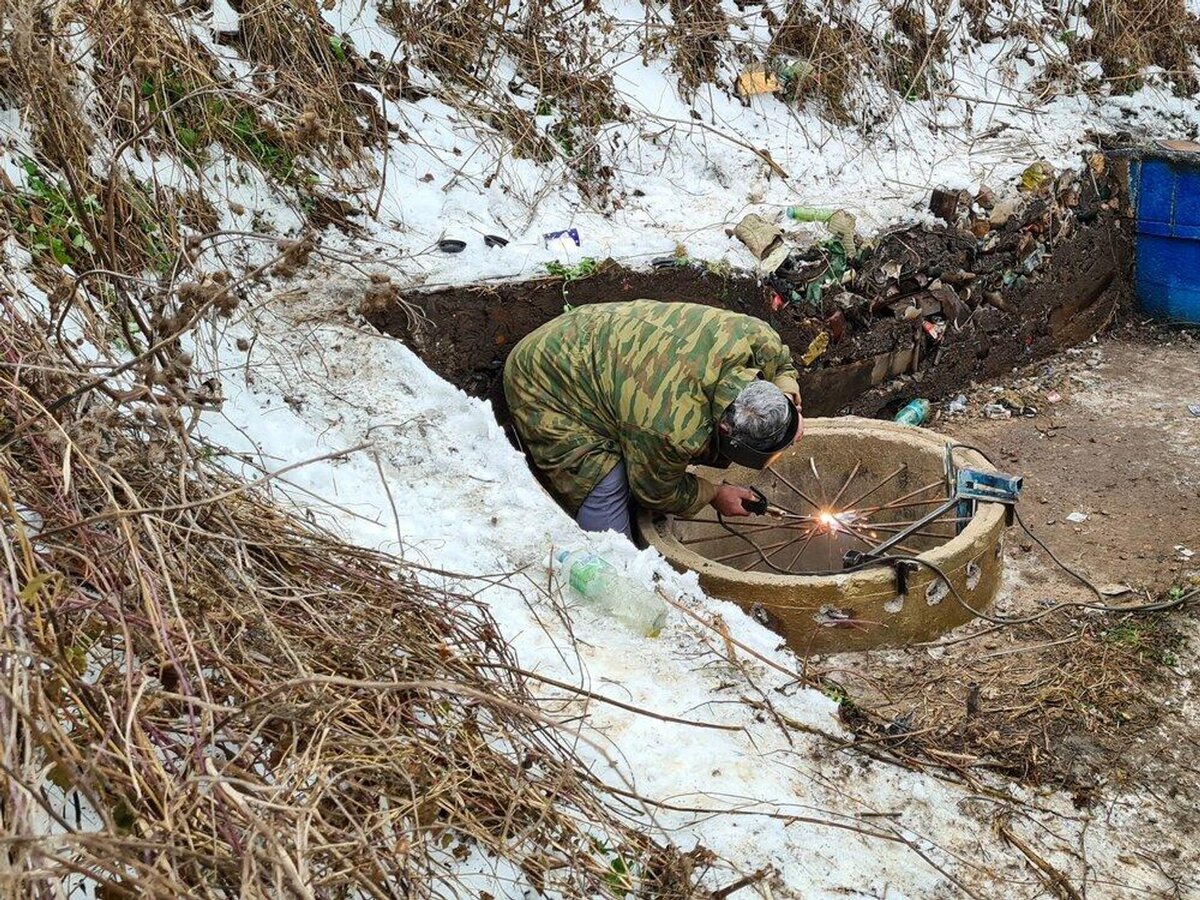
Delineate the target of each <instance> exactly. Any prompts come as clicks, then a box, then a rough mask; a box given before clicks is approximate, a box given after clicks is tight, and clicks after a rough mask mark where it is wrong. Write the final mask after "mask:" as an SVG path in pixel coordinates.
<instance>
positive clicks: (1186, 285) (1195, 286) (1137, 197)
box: [1129, 145, 1200, 324]
mask: <svg viewBox="0 0 1200 900" xmlns="http://www.w3.org/2000/svg"><path fill="white" fill-rule="evenodd" d="M1192 146H1193V147H1195V146H1196V145H1192ZM1129 176H1130V177H1129V186H1130V193H1131V195H1132V200H1133V203H1134V209H1136V210H1137V239H1136V246H1135V251H1134V269H1133V271H1134V287H1135V289H1136V291H1137V296H1138V301H1139V302H1140V304H1141V308H1142V309H1143V310H1144V311H1145V312H1146V313H1148V314H1149V315H1152V316H1154V317H1156V318H1160V319H1167V320H1170V321H1174V322H1194V323H1197V324H1200V147H1197V148H1196V149H1195V150H1191V149H1190V148H1189V149H1170V150H1168V149H1163V150H1161V151H1159V150H1148V151H1146V152H1144V153H1142V154H1140V158H1139V157H1135V158H1134V159H1133V160H1132V165H1131V167H1130V171H1129Z"/></svg>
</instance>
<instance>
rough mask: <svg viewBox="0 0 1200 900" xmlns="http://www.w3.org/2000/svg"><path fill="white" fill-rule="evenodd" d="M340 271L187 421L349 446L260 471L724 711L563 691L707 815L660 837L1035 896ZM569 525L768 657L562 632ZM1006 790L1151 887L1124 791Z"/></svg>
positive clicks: (585, 661) (892, 879) (593, 673)
mask: <svg viewBox="0 0 1200 900" xmlns="http://www.w3.org/2000/svg"><path fill="white" fill-rule="evenodd" d="M359 291H361V287H356V286H355V285H354V284H353V283H350V282H338V281H337V279H336V278H328V279H327V278H316V279H313V280H311V281H308V282H306V283H304V284H300V285H296V286H295V288H294V289H293V290H292V291H289V292H288V293H287V294H285V295H278V296H277V301H276V302H274V303H270V304H267V305H265V306H264V307H262V308H260V309H259V310H257V311H255V312H254V313H251V314H247V316H246V317H245V318H244V319H243V320H241V321H240V322H239V323H237V324H236V325H234V326H233V327H231V328H230V329H229V331H228V332H227V333H226V334H225V335H224V336H223V338H222V339H221V341H220V344H219V346H218V347H217V349H219V351H220V354H221V357H222V358H223V359H224V360H225V362H226V365H227V366H228V367H229V368H228V375H227V377H226V378H225V389H226V394H227V397H228V401H227V402H226V404H225V408H224V411H223V413H222V414H221V415H220V417H219V418H216V417H214V418H210V419H208V421H207V422H206V423H205V426H204V433H205V435H206V437H208V438H209V439H211V440H213V441H215V442H218V443H219V444H220V445H222V446H223V447H225V448H226V449H227V450H229V451H231V452H233V453H239V454H247V457H246V458H248V459H251V460H254V463H255V465H259V466H261V467H263V468H266V469H271V470H274V469H278V468H281V467H283V466H285V465H290V464H293V463H296V462H301V461H304V460H306V459H313V458H315V457H321V456H326V455H327V454H331V453H334V452H335V451H344V450H347V449H349V448H353V447H357V446H359V445H363V444H368V445H369V447H366V448H364V449H361V450H357V451H355V452H353V453H349V454H347V455H346V456H345V457H344V458H339V459H337V460H330V459H324V460H320V461H317V462H314V463H312V464H311V465H307V466H304V467H302V468H299V469H297V470H294V471H291V472H289V473H287V474H286V475H285V476H284V478H283V481H284V482H286V484H285V485H280V486H279V487H280V489H281V490H282V491H284V492H285V493H286V494H288V495H290V496H291V497H293V498H296V499H298V500H300V501H302V502H303V503H304V504H305V505H309V506H310V507H311V508H313V509H315V510H316V511H317V512H318V514H320V515H322V516H327V517H328V521H329V523H330V524H332V525H333V526H334V527H335V528H337V529H339V530H340V531H341V532H342V533H344V534H345V535H346V536H347V538H349V539H350V540H353V541H357V542H359V543H362V544H364V545H367V546H371V547H381V548H384V549H387V550H391V551H393V552H399V553H403V554H404V555H405V556H406V557H407V558H408V559H410V560H413V561H415V562H417V563H419V564H421V565H424V566H427V567H428V568H429V569H430V570H446V571H452V572H457V573H462V574H464V575H466V576H467V577H468V578H469V579H470V580H469V581H468V587H469V588H470V589H471V590H473V591H474V590H478V591H479V592H480V594H481V596H483V597H484V598H486V599H487V600H488V601H489V603H490V605H491V607H492V609H493V611H494V613H495V615H496V617H497V619H498V620H499V622H500V623H501V625H502V627H503V628H504V630H505V633H506V635H507V636H508V637H509V638H510V639H511V640H512V641H513V642H514V645H515V646H516V648H517V651H518V653H519V656H520V658H521V661H522V664H523V665H524V666H526V667H527V668H530V669H532V670H535V671H537V672H539V673H540V674H543V675H548V676H550V677H553V678H556V679H558V680H561V681H567V682H570V683H572V684H576V685H580V686H583V687H585V688H587V689H588V690H591V691H594V692H596V693H598V694H601V695H603V696H606V697H611V698H613V699H615V700H618V701H622V702H624V703H627V704H632V705H634V706H636V707H640V708H643V709H645V710H649V711H652V712H654V713H657V714H661V715H667V716H673V717H679V718H684V719H688V720H691V721H694V722H707V723H715V724H719V725H724V726H737V727H738V729H740V730H737V731H728V730H718V729H714V728H708V727H700V726H697V725H682V724H675V723H671V722H664V721H660V720H659V719H657V718H651V717H649V716H646V715H640V714H637V713H633V712H629V711H627V710H624V709H620V708H616V707H613V706H609V705H606V704H603V703H599V702H591V703H589V704H587V705H586V712H587V714H588V718H587V725H586V727H585V728H584V730H583V735H584V736H585V737H586V738H588V739H590V740H592V741H596V742H598V744H599V746H598V747H596V748H591V747H589V746H587V745H581V749H582V751H583V753H584V755H585V757H587V758H591V759H593V760H594V762H595V770H596V772H597V774H598V775H600V776H601V777H602V778H604V780H605V781H606V782H608V783H610V784H612V785H614V786H616V787H618V788H623V789H634V790H636V791H638V792H639V793H642V794H644V795H645V796H647V797H649V798H651V799H652V800H655V801H659V802H661V803H666V804H670V805H671V806H675V807H683V808H692V809H700V810H706V811H708V812H703V813H700V812H682V811H678V810H673V809H661V808H659V809H651V810H650V811H649V812H650V813H652V814H653V821H654V823H655V824H657V825H658V826H659V827H661V828H662V829H664V830H665V832H666V835H667V836H668V837H669V839H671V840H673V841H675V842H676V843H678V844H679V845H681V846H682V847H684V849H690V848H691V847H692V846H693V845H694V844H695V843H696V842H700V843H702V844H704V845H705V846H707V847H709V848H710V849H712V850H713V851H714V852H716V853H717V854H718V855H719V856H720V857H722V858H723V859H725V860H727V861H728V862H730V863H731V864H733V865H734V866H736V867H737V868H739V869H741V870H743V871H746V872H750V871H755V870H757V869H759V868H761V867H764V866H769V867H772V868H773V869H774V870H776V871H777V872H778V878H777V879H774V880H772V881H769V882H768V884H769V885H773V889H774V893H773V896H776V897H800V896H803V897H805V898H824V897H829V898H833V897H844V896H847V894H849V895H851V896H856V895H861V896H876V897H883V896H887V897H940V896H941V897H951V896H962V895H963V891H964V889H963V888H961V887H959V886H956V885H955V884H954V882H953V881H951V880H950V877H951V876H952V877H953V878H956V879H959V880H961V881H962V882H963V883H966V884H968V885H971V886H972V887H973V889H975V890H977V891H978V892H979V893H980V895H981V896H997V895H998V893H999V892H1000V891H1001V890H1004V891H1006V892H1011V893H1013V895H1014V896H1030V897H1032V896H1037V895H1038V891H1039V890H1040V883H1039V882H1037V881H1036V879H1034V878H1032V876H1031V875H1030V874H1029V873H1028V872H1027V871H1025V869H1024V863H1023V857H1020V855H1019V854H1016V853H1015V852H1014V851H1013V850H1012V849H1011V848H1007V847H1005V846H1003V845H1001V844H998V843H997V842H996V840H995V838H994V832H993V820H994V817H995V815H996V814H997V813H998V812H999V810H1000V808H1001V806H1002V804H1000V803H998V802H997V800H996V799H994V798H992V799H984V798H982V797H979V796H976V795H974V794H973V792H972V791H970V790H967V789H965V788H964V787H960V786H955V785H952V784H949V783H946V782H943V781H939V780H937V779H935V778H933V777H930V776H926V775H921V774H915V773H912V772H909V771H906V770H903V769H900V768H895V767H891V766H888V765H884V764H880V763H876V762H873V761H871V760H869V759H867V758H866V757H864V756H862V755H860V754H856V753H851V752H847V751H845V750H842V749H840V747H839V745H840V744H842V742H843V741H846V740H848V739H849V735H848V734H847V733H845V732H843V730H842V729H841V727H840V725H839V724H838V721H837V708H836V704H835V703H834V702H833V701H831V700H830V699H829V698H827V697H825V696H824V695H822V694H820V693H818V692H816V691H812V690H804V689H799V688H797V687H796V685H795V683H794V679H791V678H789V677H787V676H786V675H785V674H783V672H787V671H791V672H795V671H797V670H798V668H799V666H800V662H799V661H798V660H797V659H795V658H794V657H793V656H792V655H791V654H790V653H788V652H781V651H777V650H776V649H775V647H776V645H777V644H778V639H777V637H776V636H774V635H773V634H771V633H770V632H767V631H766V630H764V629H763V628H761V627H760V626H759V625H757V624H756V623H755V622H753V621H752V620H751V619H750V618H748V617H747V616H745V615H744V614H743V613H742V612H741V611H740V610H739V609H737V608H736V607H735V606H733V605H732V604H729V603H726V602H721V601H714V600H711V599H708V598H705V597H704V596H703V595H702V594H701V592H700V591H699V590H698V589H697V586H696V583H695V580H694V576H680V575H678V574H676V573H674V572H673V571H672V570H670V569H669V568H668V567H667V566H666V565H665V564H664V563H663V561H662V560H661V558H659V557H657V555H656V554H654V553H653V552H651V551H645V552H640V553H639V552H637V551H635V550H634V549H633V548H632V546H630V545H628V544H627V543H625V542H624V541H623V540H620V539H616V538H614V537H612V536H592V535H585V534H583V533H581V532H580V531H579V530H578V529H577V528H576V527H575V526H574V524H573V523H572V522H571V520H570V519H569V518H568V517H567V516H566V515H565V514H563V513H562V512H561V511H560V510H559V509H558V508H557V507H556V506H555V504H554V503H553V502H552V501H551V500H550V498H549V497H548V496H546V495H545V494H544V493H543V492H542V491H541V489H540V488H539V487H538V486H537V484H536V482H535V481H534V480H533V478H532V477H531V476H530V475H529V473H528V470H527V468H526V466H525V462H524V460H523V459H522V458H521V457H520V456H519V455H518V454H517V453H516V452H515V451H514V450H513V449H512V448H511V446H510V445H509V444H508V442H507V440H506V439H505V437H504V435H503V434H502V433H501V432H500V431H499V429H498V428H497V427H496V425H495V424H494V419H493V417H492V414H491V411H490V409H489V408H488V407H487V405H486V404H484V403H483V402H481V401H478V400H475V399H472V398H469V397H467V396H466V395H464V394H462V393H461V392H459V391H457V390H456V389H455V388H453V387H451V386H449V385H448V384H446V383H445V382H443V381H441V380H440V379H438V378H437V377H436V376H434V375H433V374H432V373H431V372H430V371H429V370H428V369H427V368H426V367H425V366H424V365H423V364H422V363H421V362H420V361H419V360H418V359H417V358H416V357H415V356H414V354H413V353H412V352H411V351H410V350H409V349H408V348H407V347H405V346H404V345H403V344H401V343H400V342H398V341H395V340H392V339H388V338H384V337H380V336H379V335H377V334H375V333H373V332H372V331H371V330H370V329H369V328H368V327H366V326H360V325H359V324H357V323H355V322H354V321H353V320H352V319H351V318H350V316H349V315H347V313H346V310H347V309H348V308H349V307H352V306H353V305H354V301H355V299H356V297H357V292H359ZM252 336H253V337H254V338H255V341H254V344H253V347H252V349H251V350H250V352H249V353H248V354H244V353H241V352H238V351H236V350H235V349H234V341H235V340H236V338H238V337H245V338H249V337H252ZM584 545H587V546H590V547H592V548H594V549H596V550H598V551H600V552H602V553H603V554H604V555H605V556H606V557H607V558H609V559H610V560H612V561H613V562H614V563H615V564H617V565H619V566H621V567H623V568H624V569H625V570H626V571H627V572H629V573H630V574H631V575H632V576H633V577H635V578H637V579H638V580H640V581H642V582H643V583H644V584H646V585H647V586H649V585H650V584H652V583H653V581H654V579H656V578H657V579H659V584H660V585H661V586H662V587H663V588H664V589H665V590H666V591H667V592H668V593H669V594H671V595H673V596H675V597H677V598H679V599H680V600H681V602H683V603H684V604H686V605H687V606H688V608H690V609H692V610H694V611H695V612H696V613H698V614H699V615H700V616H702V617H704V618H706V619H709V620H711V618H712V617H713V616H717V615H719V616H720V617H721V618H722V619H723V620H724V622H725V623H726V624H727V626H728V628H729V630H730V633H731V634H732V636H733V637H734V638H735V639H737V640H739V641H741V642H743V643H745V644H747V645H749V646H751V647H753V648H754V649H755V650H757V651H758V652H759V653H760V654H762V655H763V656H764V657H766V658H767V659H769V660H771V661H772V662H774V663H775V664H776V665H778V666H779V667H781V668H782V669H783V672H781V671H779V669H775V668H771V667H769V666H767V665H765V664H764V663H762V662H761V661H759V660H757V659H755V658H753V657H752V656H750V655H748V654H745V653H742V652H741V651H735V652H736V653H737V654H738V658H737V661H736V664H731V663H730V662H729V661H728V660H726V659H725V658H724V650H723V643H722V641H721V640H720V639H719V638H717V636H716V635H715V634H714V633H713V632H712V631H711V630H708V629H705V628H702V627H700V626H698V625H696V624H695V623H694V622H692V621H691V620H690V619H689V618H688V617H687V616H685V615H684V614H683V613H681V612H679V611H676V610H673V611H672V613H671V616H670V619H669V622H668V626H667V628H666V630H665V631H664V633H663V635H662V636H661V637H660V638H658V639H657V640H651V639H645V638H638V637H635V636H632V635H630V634H628V633H626V632H624V631H622V630H620V629H619V628H618V627H617V626H615V625H613V624H612V623H611V622H608V621H606V620H603V619H598V618H596V617H594V616H592V615H591V614H589V613H587V612H586V611H583V610H570V611H569V620H568V621H569V622H570V623H571V626H572V627H571V628H570V629H568V627H567V625H566V622H565V621H564V619H563V618H561V617H560V611H561V605H560V604H561V598H560V597H558V596H557V594H556V593H555V592H552V591H548V590H547V587H548V585H550V580H549V575H548V571H547V565H546V561H547V558H548V556H549V554H550V551H551V549H552V548H556V547H568V548H575V547H580V546H584ZM426 577H428V578H430V579H433V580H435V581H436V580H438V579H439V578H441V577H442V576H440V575H437V574H435V573H434V572H429V573H427V575H426ZM557 693H558V692H555V691H548V692H547V697H548V703H549V704H550V706H551V708H555V709H559V708H561V709H564V710H569V709H571V707H570V706H561V707H560V704H559V703H558V702H557V701H555V700H554V699H553V698H554V697H555V695H556V694H557ZM559 696H560V697H561V695H559ZM764 699H766V700H769V702H770V704H771V706H772V707H773V709H774V714H772V713H771V712H770V711H768V710H765V709H764V708H763V706H762V702H763V700H764ZM563 702H564V703H565V702H566V701H565V700H563ZM576 708H579V707H576ZM775 714H777V715H778V716H779V717H780V719H781V720H782V721H790V723H791V724H790V726H788V727H783V726H781V725H780V724H779V721H778V720H776V718H775ZM1013 796H1014V797H1020V798H1022V799H1024V800H1026V801H1029V802H1031V803H1032V804H1033V805H1032V806H1031V807H1029V808H1026V809H1025V810H1024V813H1023V815H1028V816H1029V819H1027V820H1026V819H1020V820H1018V822H1017V824H1016V826H1015V827H1016V828H1017V829H1018V831H1019V832H1020V833H1023V834H1026V835H1027V836H1029V837H1030V839H1031V840H1033V841H1034V842H1035V843H1036V844H1037V845H1039V846H1040V848H1041V849H1040V852H1043V853H1045V854H1047V856H1048V857H1049V858H1050V859H1052V860H1053V861H1054V863H1055V864H1056V865H1058V866H1060V867H1061V868H1062V870H1063V871H1064V872H1068V873H1070V872H1073V871H1075V870H1076V869H1077V868H1078V866H1079V860H1078V858H1076V857H1075V856H1074V854H1075V853H1078V852H1080V851H1082V850H1086V855H1087V857H1088V859H1089V860H1090V861H1091V864H1092V866H1093V867H1094V868H1093V870H1092V873H1091V875H1092V877H1094V878H1101V877H1105V876H1111V877H1113V878H1118V879H1119V880H1120V881H1121V882H1122V883H1125V884H1129V885H1131V886H1135V887H1143V888H1145V889H1159V888H1161V887H1163V885H1162V884H1160V883H1159V882H1158V881H1157V880H1156V879H1157V876H1155V875H1154V874H1153V873H1152V871H1150V870H1139V869H1137V868H1135V867H1131V866H1126V865H1123V864H1121V863H1119V862H1118V861H1117V856H1119V855H1120V852H1121V851H1120V848H1121V847H1122V846H1124V845H1125V843H1126V841H1127V839H1128V838H1127V833H1126V829H1127V828H1131V827H1132V826H1133V823H1135V822H1136V821H1137V817H1136V815H1135V812H1134V811H1130V810H1127V811H1122V807H1118V808H1117V811H1116V812H1115V813H1114V816H1113V818H1112V819H1111V820H1109V821H1107V822H1099V821H1091V822H1089V821H1088V820H1087V819H1086V818H1084V817H1081V816H1079V815H1078V814H1076V813H1075V811H1074V809H1073V808H1072V807H1071V804H1070V802H1069V800H1068V799H1067V798H1065V797H1061V798H1060V797H1053V796H1051V797H1045V798H1031V797H1028V796H1026V795H1025V794H1024V792H1019V791H1014V793H1013ZM1034 809H1042V810H1044V811H1043V812H1041V813H1035V812H1032V810H1034ZM716 810H726V811H728V812H729V814H727V815H715V814H714V813H713V811H716ZM791 817H800V818H808V819H815V820H818V822H819V823H823V824H817V823H814V822H810V821H793V820H792V818H791ZM837 825H843V826H850V827H851V828H855V829H865V830H867V831H869V832H871V835H870V836H867V835H863V834H859V833H856V832H855V831H852V830H846V829H845V828H838V827H836V826H837ZM1042 826H1045V827H1046V828H1049V829H1051V830H1052V832H1053V835H1054V836H1053V837H1049V838H1048V837H1047V834H1048V832H1044V831H1042V830H1041V828H1042ZM491 889H492V890H493V891H496V890H502V891H503V895H505V896H512V897H522V896H524V894H523V890H524V887H523V886H522V885H521V884H520V883H517V884H515V885H514V884H508V885H507V886H505V885H504V884H503V883H500V879H499V878H498V879H497V884H495V885H493V887H492V888H491ZM762 896H767V894H763V895H762Z"/></svg>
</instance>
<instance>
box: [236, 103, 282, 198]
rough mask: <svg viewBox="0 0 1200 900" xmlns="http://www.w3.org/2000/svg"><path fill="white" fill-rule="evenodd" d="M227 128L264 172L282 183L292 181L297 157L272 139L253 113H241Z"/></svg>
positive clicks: (247, 111) (244, 111) (248, 111)
mask: <svg viewBox="0 0 1200 900" xmlns="http://www.w3.org/2000/svg"><path fill="white" fill-rule="evenodd" d="M226 127H227V128H228V133H229V134H230V136H231V137H233V139H234V140H235V141H236V142H237V143H238V144H240V145H241V147H242V149H244V150H245V151H246V153H248V154H249V155H250V156H251V158H253V159H254V161H255V162H257V163H258V164H259V166H260V167H261V168H262V169H263V170H264V171H266V172H269V173H271V174H272V175H274V176H275V177H277V178H279V179H280V180H281V181H291V179H292V176H293V175H294V174H295V171H296V165H295V162H296V161H295V157H293V156H292V154H291V153H289V152H288V151H287V150H285V149H284V148H283V147H281V146H280V145H279V144H278V143H277V142H275V141H274V140H272V139H271V137H270V136H269V135H268V134H267V132H266V131H265V130H264V129H263V126H262V124H261V123H260V122H259V121H258V116H256V115H255V114H254V113H253V112H252V111H250V110H248V109H244V110H242V111H240V112H239V113H238V114H237V117H236V118H235V119H234V120H233V122H232V124H230V125H228V126H226Z"/></svg>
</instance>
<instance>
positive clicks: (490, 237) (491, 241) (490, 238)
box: [483, 234, 508, 247]
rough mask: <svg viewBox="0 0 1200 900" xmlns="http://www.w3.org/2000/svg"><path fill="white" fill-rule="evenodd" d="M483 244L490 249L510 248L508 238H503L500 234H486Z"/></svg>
mask: <svg viewBox="0 0 1200 900" xmlns="http://www.w3.org/2000/svg"><path fill="white" fill-rule="evenodd" d="M483 242H484V243H485V244H487V245H488V246H489V247H507V246H508V238H502V237H500V235H498V234H485V235H484V236H483Z"/></svg>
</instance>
